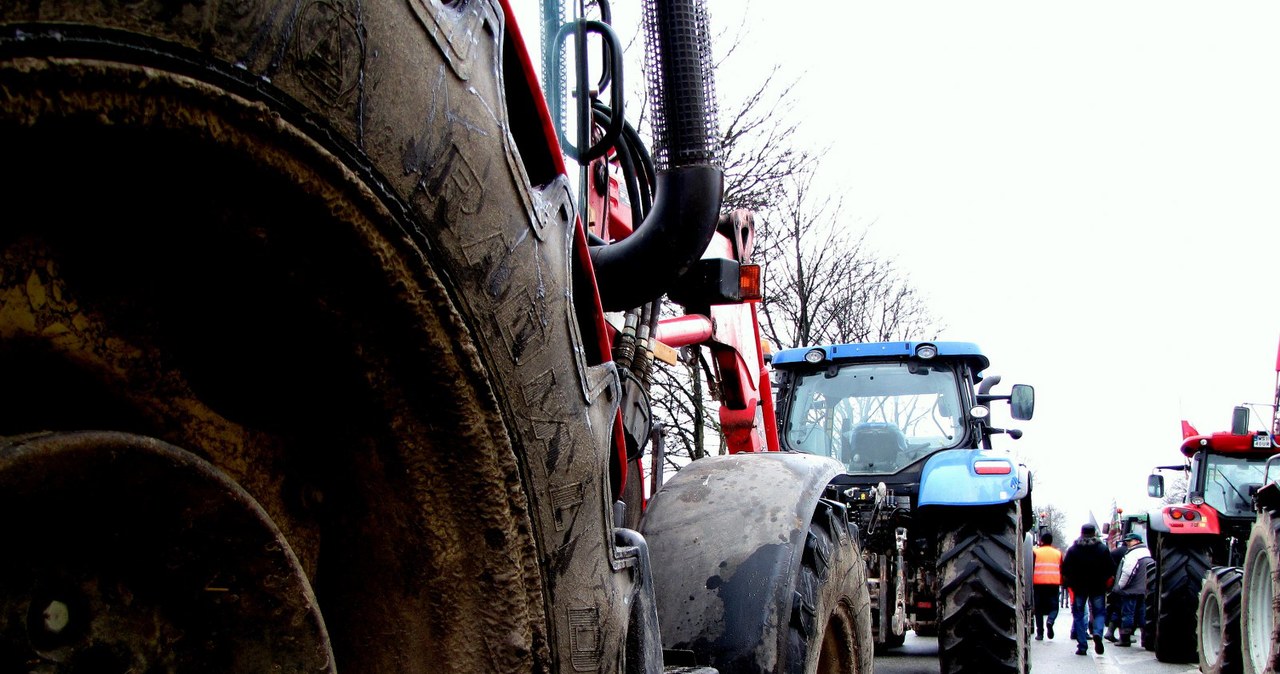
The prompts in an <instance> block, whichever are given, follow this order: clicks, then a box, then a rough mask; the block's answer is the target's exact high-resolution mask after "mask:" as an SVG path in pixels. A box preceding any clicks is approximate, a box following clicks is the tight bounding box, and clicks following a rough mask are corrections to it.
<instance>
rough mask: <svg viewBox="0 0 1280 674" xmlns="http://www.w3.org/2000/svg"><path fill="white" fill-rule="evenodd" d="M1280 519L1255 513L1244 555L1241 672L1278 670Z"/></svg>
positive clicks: (1279, 643)
mask: <svg viewBox="0 0 1280 674" xmlns="http://www.w3.org/2000/svg"><path fill="white" fill-rule="evenodd" d="M1277 529H1280V519H1278V518H1276V516H1275V515H1274V514H1272V513H1270V512H1267V511H1263V512H1261V513H1259V514H1258V520H1257V521H1256V522H1254V524H1253V531H1252V532H1251V533H1250V534H1249V544H1248V547H1246V548H1245V553H1244V578H1243V581H1242V583H1241V586H1242V592H1243V594H1244V597H1245V600H1244V602H1243V603H1244V605H1243V606H1242V607H1241V620H1240V650H1241V651H1242V653H1243V656H1244V657H1243V660H1244V671H1245V672H1246V673H1247V674H1262V673H1263V672H1275V671H1276V670H1277V669H1280V632H1277V629H1276V627H1277V626H1278V625H1280V616H1277V615H1276V613H1277V611H1276V605H1277V604H1276V602H1277V601H1280V597H1277V596H1276V590H1277V588H1280V584H1278V583H1277V579H1276V569H1280V531H1277Z"/></svg>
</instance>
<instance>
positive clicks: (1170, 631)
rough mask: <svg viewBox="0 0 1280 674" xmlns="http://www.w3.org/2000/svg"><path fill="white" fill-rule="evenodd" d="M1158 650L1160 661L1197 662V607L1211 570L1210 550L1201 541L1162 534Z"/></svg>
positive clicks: (1157, 631)
mask: <svg viewBox="0 0 1280 674" xmlns="http://www.w3.org/2000/svg"><path fill="white" fill-rule="evenodd" d="M1159 557H1160V562H1159V564H1160V573H1159V574H1158V576H1157V579H1156V580H1157V582H1158V583H1159V595H1160V596H1159V600H1158V606H1157V609H1156V634H1155V642H1156V643H1155V651H1156V659H1157V660H1159V661H1160V662H1195V661H1196V660H1197V656H1196V608H1197V607H1198V606H1199V603H1200V586H1201V584H1202V583H1203V582H1204V576H1205V573H1207V572H1208V571H1209V565H1210V564H1209V552H1208V550H1207V549H1206V548H1205V546H1204V544H1203V543H1200V542H1199V541H1187V540H1185V539H1184V538H1181V537H1171V536H1162V537H1161V540H1160V550H1159Z"/></svg>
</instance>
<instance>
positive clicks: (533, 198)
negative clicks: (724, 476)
mask: <svg viewBox="0 0 1280 674" xmlns="http://www.w3.org/2000/svg"><path fill="white" fill-rule="evenodd" d="M510 38H511V36H510V35H508V33H507V32H506V31H505V30H504V17H503V15H502V9H501V7H500V6H499V3H496V2H485V1H476V2H465V3H456V2H428V3H423V2H416V3H403V2H401V3H395V2H379V1H374V2H364V3H347V2H327V3H310V4H296V3H280V2H276V1H275V0H243V1H237V2H227V3H187V4H173V3H167V2H159V1H155V0H141V1H139V2H124V3H121V2H112V1H107V0H86V1H85V2H72V3H67V2H51V1H48V2H46V1H44V0H35V1H33V2H15V1H11V0H0V147H3V148H4V152H3V159H2V160H0V162H2V163H0V201H3V203H4V204H5V215H4V217H3V218H0V372H3V373H4V374H3V380H4V386H3V387H0V389H2V390H0V436H4V437H3V438H0V455H2V456H0V473H2V475H0V481H2V482H3V483H4V484H5V487H4V496H5V500H4V501H3V504H4V505H3V506H0V507H3V508H4V511H3V513H0V515H2V516H0V540H3V541H5V544H4V547H5V553H4V555H2V556H0V557H3V560H0V563H3V564H4V565H6V566H4V568H5V569H7V570H10V571H13V572H14V573H0V670H3V671H27V670H28V669H41V670H42V671H43V669H45V668H57V667H60V666H63V665H66V666H72V665H73V664H74V663H79V664H80V666H81V667H82V668H83V669H84V671H126V670H129V671H170V670H175V671H251V670H254V667H252V666H248V669H242V668H241V667H238V666H233V667H229V668H227V669H222V670H218V667H217V666H216V665H210V664H208V663H221V662H232V663H236V662H241V660H240V659H238V658H240V656H241V655H243V653H241V651H240V648H239V646H238V645H237V643H236V639H235V637H234V635H235V634H237V632H236V630H237V626H238V625H241V624H248V623H249V622H250V621H252V624H255V625H266V626H267V630H268V631H270V630H271V629H273V628H272V626H273V625H274V626H275V628H278V629H279V630H280V633H279V636H280V638H279V639H276V638H274V637H270V638H268V639H267V640H266V643H268V644H272V643H280V642H281V639H283V640H290V639H293V640H297V643H296V644H295V650H288V651H286V650H279V649H275V648H274V647H270V648H264V649H263V650H262V652H264V653H268V654H275V655H272V657H276V658H278V659H277V660H273V661H272V662H271V665H272V668H273V669H271V671H302V670H304V669H305V670H306V671H333V670H334V669H336V670H340V671H342V672H344V673H358V672H441V671H457V672H479V671H510V672H514V671H560V672H570V671H584V670H590V671H597V670H607V671H618V669H619V668H620V664H619V663H620V662H621V660H622V658H623V657H624V656H623V652H622V649H623V648H624V646H623V644H624V642H625V638H624V637H625V635H624V634H622V633H621V632H622V631H623V629H625V626H626V624H627V619H628V610H629V609H628V605H629V601H628V595H627V593H628V592H629V591H630V590H629V588H631V583H632V581H631V580H629V579H630V578H631V575H632V574H631V571H630V567H631V564H632V563H633V561H634V560H630V559H626V558H623V557H625V554H623V553H619V547H618V546H617V545H616V543H615V541H614V538H613V530H612V527H611V515H610V512H611V508H610V506H611V504H612V503H613V501H614V498H615V494H614V492H613V488H612V486H611V485H610V484H609V456H610V453H611V452H612V449H611V447H612V444H611V441H610V433H611V429H612V428H613V419H614V417H615V411H616V409H617V408H616V406H617V402H616V401H617V400H618V399H619V390H618V384H617V378H616V376H615V375H614V373H613V370H612V365H611V364H608V363H606V362H605V360H606V358H605V357H604V355H603V354H601V353H600V351H601V349H600V346H599V341H598V339H597V338H596V337H594V335H596V334H597V333H596V332H594V324H593V323H592V322H591V321H590V320H587V318H586V315H585V314H584V315H581V316H580V315H579V314H578V312H577V311H576V310H575V305H574V300H573V297H574V295H575V294H581V293H582V292H590V291H591V287H590V285H589V284H588V285H586V286H583V285H579V284H576V283H574V282H573V281H571V274H572V273H573V271H572V270H574V269H578V270H580V269H581V268H582V262H583V260H584V259H585V250H584V247H585V244H579V243H578V242H576V241H575V230H574V218H573V201H572V197H571V194H570V191H569V189H568V188H567V185H566V183H565V181H564V180H563V179H562V178H561V177H560V176H559V174H558V171H557V170H556V160H555V158H554V157H553V156H552V154H551V152H550V151H549V150H548V149H547V147H546V145H545V144H539V142H538V141H539V137H540V134H541V128H542V122H543V120H542V119H541V118H540V117H539V116H538V115H537V114H535V107H534V106H533V104H532V103H533V101H534V97H535V96H537V95H538V94H537V93H536V87H530V85H528V84H526V79H525V76H524V74H523V71H522V69H521V66H520V63H519V62H518V61H516V60H514V59H513V58H512V54H513V53H514V50H513V48H512V42H511V39H510ZM574 278H580V277H574ZM586 306H590V305H586ZM82 429H102V430H101V431H95V432H93V433H89V434H85V433H83V432H81V430H82ZM113 461H114V462H117V463H114V464H113V463H112V462H113ZM130 465H133V466H139V467H145V470H141V469H140V470H138V471H130V470H125V467H127V466H130ZM159 466H167V467H168V468H167V469H166V470H160V469H159ZM143 476H146V477H148V479H147V480H145V481H140V478H141V477H143ZM126 478H127V479H126ZM184 482H185V483H191V484H199V485H203V486H202V487H201V489H203V490H204V491H201V492H199V493H210V494H213V493H216V494H220V496H219V497H218V498H219V499H221V500H214V501H213V502H215V503H222V504H224V505H225V506H226V507H225V508H221V509H217V508H214V509H210V508H207V507H205V506H206V504H204V503H201V502H198V501H192V500H191V498H190V497H189V495H188V496H184V493H187V494H189V493H195V492H181V491H178V490H174V489H171V488H169V487H168V485H170V484H177V483H184ZM224 483H225V484H224ZM211 485H212V486H211ZM218 485H223V486H225V487H226V489H221V490H219V489H218V488H215V487H217V486H218ZM102 499H108V500H110V502H109V503H102V502H101V500H102ZM98 511H103V512H116V513H122V514H129V513H147V514H148V516H147V517H135V518H129V517H118V518H112V519H108V520H101V519H100V518H99V519H95V518H97V514H98ZM16 513H21V514H22V515H21V517H17V516H16ZM219 517H221V520H219V519H218V518H219ZM66 518H73V519H75V518H79V519H78V520H76V521H75V522H72V523H68V522H66V521H65V519H66ZM175 518H176V519H175ZM218 521H220V522H221V524H220V525H218V526H215V525H214V524H211V523H210V522H215V523H216V522H218ZM91 522H95V523H97V524H98V525H100V526H103V527H108V530H107V531H98V530H97V529H96V526H90V525H89V523H91ZM219 527H221V528H219ZM59 531H65V532H78V533H77V534H76V535H78V536H80V537H81V540H82V542H84V543H85V544H86V546H87V547H86V546H81V547H75V546H72V545H71V544H70V543H66V542H65V541H61V540H58V541H57V544H58V545H65V546H67V547H66V548H65V549H67V550H70V551H80V552H81V553H82V554H80V555H79V556H77V557H75V558H74V559H61V558H60V556H59V555H56V554H50V553H51V550H54V549H62V548H51V549H48V550H44V549H40V548H39V546H33V545H23V544H18V543H17V541H19V540H22V536H23V535H24V532H25V533H32V532H36V533H41V535H42V536H45V537H48V538H49V540H54V539H56V534H57V532H59ZM277 534H278V536H277ZM228 537H231V538H235V539H236V541H239V542H227V543H226V544H225V545H224V544H223V543H224V541H226V540H227V539H228ZM92 541H98V542H105V543H111V544H112V545H115V544H119V545H125V544H133V545H137V546H141V549H145V550H149V551H154V552H155V554H156V555H157V556H156V557H155V559H154V560H153V561H154V563H155V564H162V565H165V566H164V569H165V571H166V572H169V573H171V574H172V576H173V578H175V579H178V580H181V581H182V582H183V583H184V584H183V585H182V587H180V588H173V587H163V586H158V585H156V584H154V583H152V584H148V583H149V582H150V581H151V580H152V579H150V578H148V576H149V575H154V574H147V573H139V572H138V571H137V570H134V569H131V568H129V566H128V562H129V560H130V559H131V557H129V556H127V555H126V556H121V555H119V554H116V552H117V551H114V550H112V551H109V550H108V549H106V548H104V547H103V546H97V547H95V546H91V545H88V543H89V542H92ZM252 541H259V542H262V541H266V543H264V544H262V545H256V544H253V545H251V544H250V542H252ZM105 543H104V545H105ZM108 547H109V546H108ZM126 552H127V551H126ZM206 553H208V554H209V555H212V554H215V553H216V554H217V555H219V556H217V557H215V558H213V559H214V560H216V564H214V563H213V561H212V560H210V559H202V557H208V555H206ZM94 555H98V556H97V557H94ZM132 558H136V553H135V557H132ZM95 559H96V560H97V562H99V563H97V564H95V563H94V560H95ZM290 560H293V561H290ZM146 568H148V569H152V570H153V571H154V568H155V567H146ZM265 568H270V569H273V571H272V572H271V574H270V575H269V576H263V575H262V574H259V573H256V570H259V569H265ZM175 582H176V581H175ZM259 582H262V583H266V584H267V585H269V586H270V587H265V588H258V587H256V586H255V585H254V584H255V583H259ZM174 594H180V595H181V597H182V598H183V603H166V602H168V600H169V599H170V597H168V596H166V595H174ZM285 599H289V601H291V602H293V603H281V602H282V601H284V600H285ZM174 601H177V600H176V599H175V600H174ZM214 606H216V611H215V610H212V609H210V610H209V611H204V610H203V609H204V608H207V607H214ZM126 608H127V610H126ZM130 611H132V612H130ZM211 616H218V617H219V621H220V622H218V623H216V624H208V621H209V620H211V619H212V618H211ZM298 625H304V626H307V627H306V629H301V628H298V627H297V626H298ZM290 630H296V631H290ZM201 635H205V636H208V638H207V639H204V638H200V637H201ZM269 636H270V635H269ZM304 640H305V641H304ZM288 653H294V655H288ZM297 653H304V654H305V655H297ZM281 660H284V661H281ZM15 663H16V664H15ZM41 663H44V664H41ZM53 663H62V664H53ZM206 666H208V667H212V668H213V669H212V670H208V669H204V668H205V667H206ZM275 667H278V668H279V669H274V668H275ZM19 668H22V669H20V670H19ZM73 668H75V667H73ZM112 668H114V669H112ZM325 668H327V669H325ZM77 671H78V670H77ZM257 671H266V670H257Z"/></svg>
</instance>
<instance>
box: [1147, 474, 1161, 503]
mask: <svg viewBox="0 0 1280 674" xmlns="http://www.w3.org/2000/svg"><path fill="white" fill-rule="evenodd" d="M1147 496H1150V497H1151V498H1164V476H1163V475H1148V476H1147Z"/></svg>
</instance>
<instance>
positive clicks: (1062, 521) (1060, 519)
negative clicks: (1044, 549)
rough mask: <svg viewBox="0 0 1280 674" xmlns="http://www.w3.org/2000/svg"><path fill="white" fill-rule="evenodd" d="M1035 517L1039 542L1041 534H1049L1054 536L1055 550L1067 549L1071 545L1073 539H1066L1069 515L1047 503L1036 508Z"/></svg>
mask: <svg viewBox="0 0 1280 674" xmlns="http://www.w3.org/2000/svg"><path fill="white" fill-rule="evenodd" d="M1035 515H1036V531H1037V534H1036V541H1037V542H1039V540H1040V535H1041V534H1044V533H1046V532H1048V533H1050V534H1052V535H1053V546H1054V547H1055V548H1060V549H1066V547H1067V546H1068V545H1070V544H1071V539H1069V538H1067V537H1066V531H1067V528H1066V527H1067V514H1066V513H1065V512H1063V511H1062V510H1061V509H1060V508H1058V507H1057V506H1055V505H1053V504H1052V503H1046V504H1043V505H1038V506H1036V507H1035Z"/></svg>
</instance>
